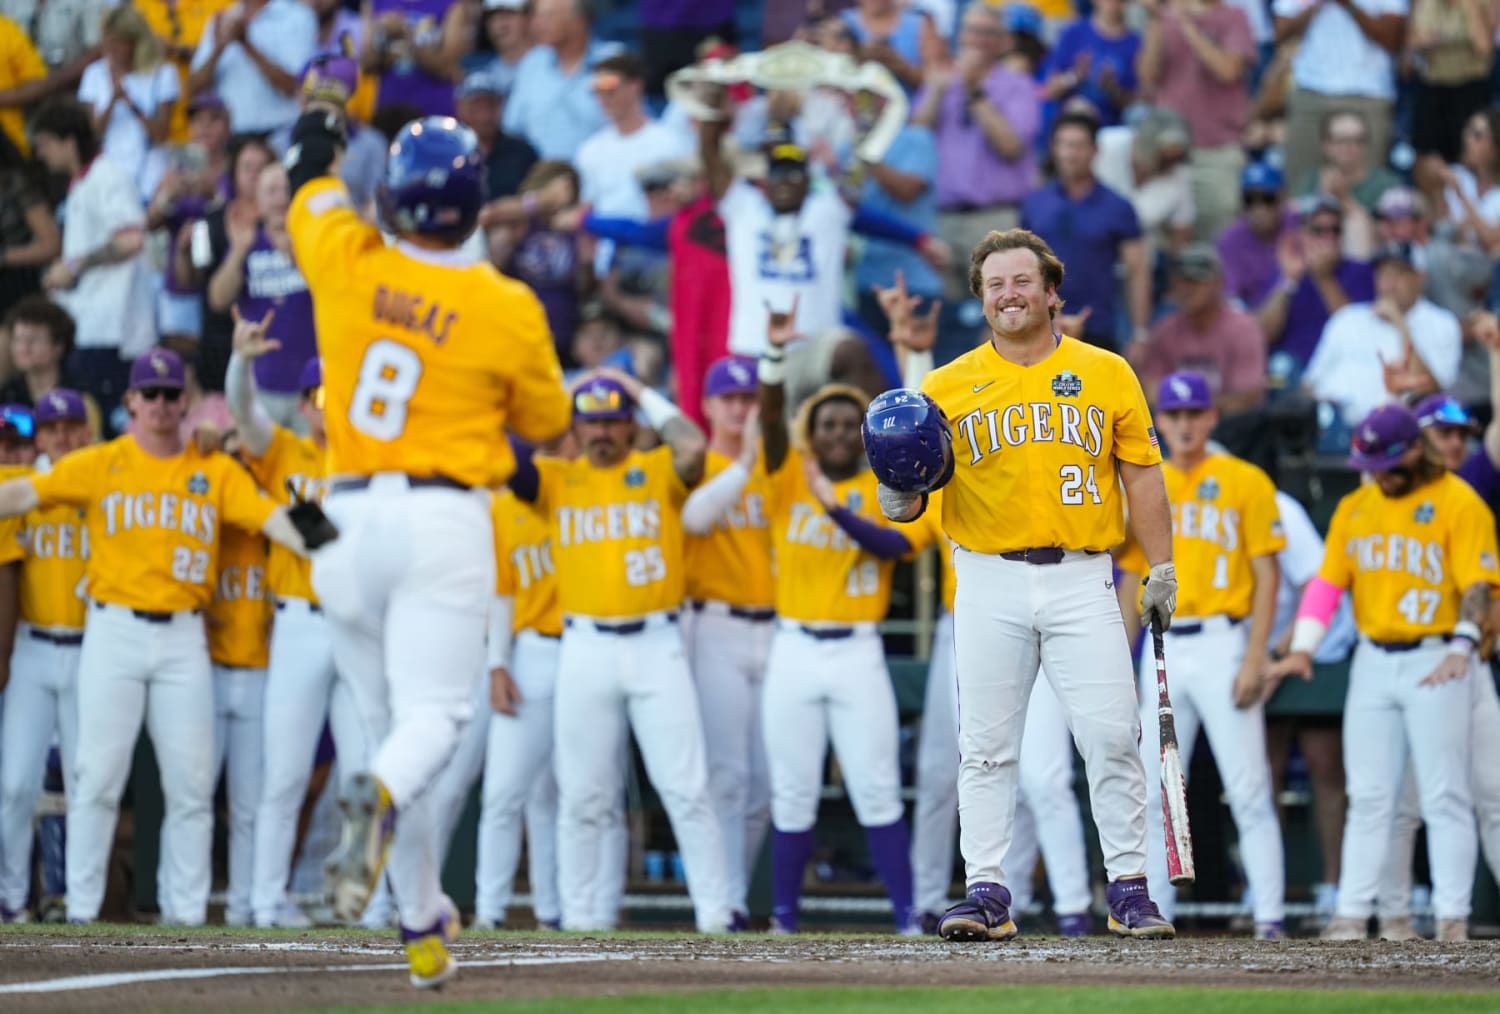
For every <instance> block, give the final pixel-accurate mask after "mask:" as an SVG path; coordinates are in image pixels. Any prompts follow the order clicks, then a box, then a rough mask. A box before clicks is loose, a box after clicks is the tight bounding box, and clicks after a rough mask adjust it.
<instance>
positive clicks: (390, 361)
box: [349, 338, 422, 440]
mask: <svg viewBox="0 0 1500 1014" xmlns="http://www.w3.org/2000/svg"><path fill="white" fill-rule="evenodd" d="M421 379H422V357H421V356H419V355H417V354H416V353H415V352H413V351H412V350H411V349H409V348H407V347H406V346H405V345H402V344H400V343H399V342H394V341H391V340H390V339H389V338H381V339H380V340H379V341H375V342H372V343H371V344H370V347H369V348H368V349H366V350H365V358H364V361H363V362H361V363H360V364H359V382H358V383H357V384H356V385H355V387H354V400H353V401H352V402H351V403H350V405H349V422H351V423H352V424H353V425H354V428H355V429H357V430H359V431H360V432H361V433H364V434H367V435H369V436H372V437H374V438H375V439H376V440H395V439H396V438H397V437H399V436H400V435H401V433H402V431H403V430H405V429H406V410H407V403H408V402H410V401H411V398H412V395H414V394H416V393H417V381H419V380H421Z"/></svg>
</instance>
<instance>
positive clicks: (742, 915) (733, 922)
mask: <svg viewBox="0 0 1500 1014" xmlns="http://www.w3.org/2000/svg"><path fill="white" fill-rule="evenodd" d="M729 932H731V933H748V932H750V916H749V914H748V913H746V912H741V911H740V910H739V909H735V910H734V911H733V912H731V913H730V914H729Z"/></svg>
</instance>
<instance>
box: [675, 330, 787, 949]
mask: <svg viewBox="0 0 1500 1014" xmlns="http://www.w3.org/2000/svg"><path fill="white" fill-rule="evenodd" d="M755 368H756V367H755V360H753V359H748V358H745V357H743V356H727V357H725V358H723V359H720V360H718V361H717V362H715V363H714V364H713V365H712V366H710V367H709V369H708V373H707V375H706V376H705V378H704V386H703V391H704V395H703V413H704V416H705V417H706V418H707V419H708V423H709V435H708V457H707V459H706V464H705V471H704V481H703V483H702V484H700V485H699V486H698V488H697V489H695V490H693V492H692V493H691V494H690V495H689V496H688V498H687V502H686V503H685V504H683V505H682V527H683V529H684V531H685V532H686V533H687V534H686V539H685V541H684V550H683V562H684V569H685V571H686V580H687V596H688V607H689V612H688V615H687V616H686V617H685V621H686V622H685V625H684V627H683V635H684V637H685V638H686V641H687V648H688V664H689V666H690V667H691V668H692V671H693V682H694V683H695V684H696V686H697V688H698V706H699V707H700V708H701V709H702V711H703V736H704V746H705V747H706V748H707V751H708V786H709V793H710V795H711V797H712V799H713V803H714V811H715V813H716V814H717V816H718V818H719V830H720V832H721V833H722V834H723V836H724V848H725V850H726V851H725V863H726V864H727V866H728V869H729V881H730V888H729V893H730V898H731V900H732V902H733V904H734V923H733V928H735V929H744V928H747V926H748V919H749V915H748V914H749V911H750V910H749V902H748V900H747V897H746V896H747V894H748V892H749V889H750V872H751V870H753V869H754V868H755V862H756V860H757V859H758V858H759V857H760V849H761V845H762V844H763V842H764V840H765V834H766V826H767V824H768V822H769V821H770V819H771V813H770V807H771V787H770V776H769V774H768V773H767V770H766V751H765V741H764V738H763V737H762V735H761V728H760V710H761V704H760V695H761V684H762V681H763V680H764V677H765V672H766V656H767V653H768V652H769V651H770V647H771V630H772V621H773V620H774V619H775V618H776V610H775V608H774V607H773V605H772V603H773V601H774V600H773V591H772V583H771V533H770V527H769V521H768V519H767V503H766V492H767V491H766V477H765V471H764V470H763V469H761V468H760V467H759V465H758V461H759V458H760V431H759V428H758V426H757V424H756V419H755V416H756V412H755V399H756V387H757V385H756V379H755Z"/></svg>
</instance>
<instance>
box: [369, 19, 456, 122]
mask: <svg viewBox="0 0 1500 1014" xmlns="http://www.w3.org/2000/svg"><path fill="white" fill-rule="evenodd" d="M374 11H375V24H374V28H373V29H372V30H371V31H370V33H369V34H368V35H367V36H366V37H365V38H364V40H363V42H364V45H363V46H362V47H361V48H360V55H359V64H360V69H361V70H363V71H364V72H365V73H366V74H379V75H380V93H379V94H380V96H381V98H382V99H383V100H384V101H390V100H391V98H392V97H398V98H399V100H400V101H401V102H405V103H408V104H410V105H412V106H415V107H416V108H417V109H420V110H421V111H422V115H423V116H452V115H453V87H454V85H456V84H458V83H459V82H460V81H461V80H463V68H462V62H463V57H464V54H465V53H466V52H467V51H468V49H469V46H470V45H471V44H472V42H473V26H472V25H471V24H470V23H469V20H468V17H467V16H466V15H465V13H464V5H463V4H462V3H460V2H459V0H374Z"/></svg>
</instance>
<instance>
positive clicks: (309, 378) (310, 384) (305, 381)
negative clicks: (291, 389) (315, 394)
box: [297, 356, 323, 391]
mask: <svg viewBox="0 0 1500 1014" xmlns="http://www.w3.org/2000/svg"><path fill="white" fill-rule="evenodd" d="M322 386H323V360H322V359H320V358H319V357H318V356H313V357H312V358H311V359H309V360H308V361H307V362H305V363H303V364H302V378H301V382H300V383H299V384H298V385H297V390H299V391H311V390H312V389H313V388H315V387H322Z"/></svg>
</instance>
